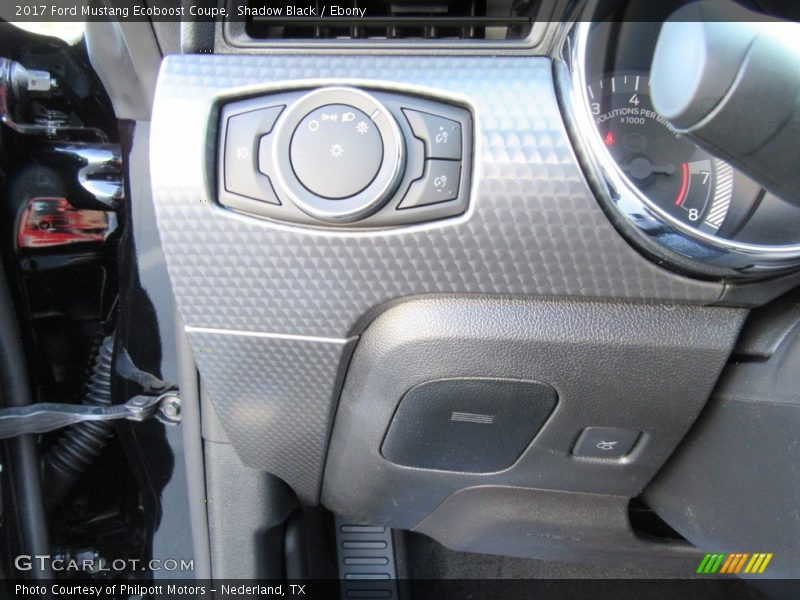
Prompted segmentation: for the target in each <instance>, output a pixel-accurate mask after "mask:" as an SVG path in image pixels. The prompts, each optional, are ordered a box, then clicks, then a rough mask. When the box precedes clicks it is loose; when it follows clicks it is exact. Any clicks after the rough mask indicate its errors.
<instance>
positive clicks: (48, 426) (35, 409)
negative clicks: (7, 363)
mask: <svg viewBox="0 0 800 600" xmlns="http://www.w3.org/2000/svg"><path fill="white" fill-rule="evenodd" d="M176 402H178V406H180V404H179V400H178V396H177V394H175V392H167V393H166V394H162V395H160V396H134V397H133V398H131V399H130V400H128V401H127V402H126V403H125V404H114V405H111V406H97V405H90V404H57V403H54V402H41V403H38V404H31V405H30V406H19V407H14V408H3V409H0V439H5V438H12V437H16V436H18V435H26V434H31V433H45V432H48V431H53V430H54V429H60V428H61V427H67V426H68V425H74V424H75V423H83V422H84V421H118V420H123V419H124V420H127V421H145V420H147V419H149V418H151V417H153V416H160V415H159V414H158V413H159V411H160V410H161V409H162V407H170V408H169V410H168V411H167V414H165V417H166V418H159V420H161V421H162V422H166V423H168V424H175V423H177V422H178V420H179V419H178V420H176V419H175V417H174V416H172V414H171V413H172V412H174V410H173V408H174V406H175V403H176Z"/></svg>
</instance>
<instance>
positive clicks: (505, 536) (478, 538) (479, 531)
mask: <svg viewBox="0 0 800 600" xmlns="http://www.w3.org/2000/svg"><path fill="white" fill-rule="evenodd" d="M628 502H629V499H628V498H624V497H620V496H599V495H595V494H575V493H569V492H554V491H548V490H535V489H523V488H515V487H495V486H480V487H473V488H467V489H464V490H461V491H459V492H457V493H455V494H453V495H452V496H450V497H449V498H448V499H447V500H445V502H443V503H442V505H441V506H439V507H438V508H437V509H436V510H435V511H434V512H433V513H432V514H431V515H430V516H428V517H427V518H426V519H424V520H423V521H422V522H421V523H420V524H419V525H417V527H415V528H414V531H417V532H419V533H424V534H426V535H428V536H430V537H432V538H434V539H435V540H437V541H439V542H440V543H442V544H443V545H445V546H447V547H448V548H450V549H453V550H460V551H463V552H481V553H484V554H499V555H502V556H519V557H523V558H537V559H541V560H556V561H564V562H582V563H589V564H601V565H617V566H618V565H620V564H624V565H625V566H626V567H639V568H648V569H653V575H654V576H659V575H661V574H662V573H674V574H675V575H678V576H682V577H686V576H687V575H688V574H690V573H693V572H694V571H695V569H696V568H697V565H698V564H699V562H700V560H701V559H702V557H703V554H702V553H701V552H700V551H699V550H697V549H696V548H694V547H693V546H691V545H690V544H687V543H685V542H681V541H678V540H673V541H665V540H658V541H655V540H649V539H646V538H644V537H640V536H638V535H636V534H635V533H634V531H633V530H632V529H631V525H630V522H629V520H628Z"/></svg>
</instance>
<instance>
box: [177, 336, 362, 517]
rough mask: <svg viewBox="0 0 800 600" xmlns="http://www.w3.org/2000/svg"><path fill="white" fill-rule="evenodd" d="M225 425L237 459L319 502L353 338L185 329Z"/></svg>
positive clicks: (353, 341)
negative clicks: (335, 340) (342, 340)
mask: <svg viewBox="0 0 800 600" xmlns="http://www.w3.org/2000/svg"><path fill="white" fill-rule="evenodd" d="M187 337H188V338H189V344H190V345H191V346H192V349H193V351H194V355H195V360H196V362H197V367H198V369H199V370H200V373H201V374H202V375H203V381H204V383H205V386H206V389H207V390H208V394H209V397H210V398H211V401H212V403H213V404H214V409H215V410H216V413H217V415H218V416H219V418H220V421H221V422H222V426H223V428H224V429H225V432H226V433H227V435H228V438H229V439H230V440H231V442H232V443H233V446H234V448H235V449H236V452H237V453H238V454H239V456H240V458H241V459H242V461H243V462H244V463H245V464H246V465H248V466H251V467H254V468H257V469H263V470H266V471H269V472H270V473H272V474H274V475H277V476H278V477H280V478H281V479H283V480H284V481H286V482H287V483H288V484H289V485H290V486H291V487H292V488H293V489H294V491H295V493H297V495H298V496H299V497H300V498H301V499H302V500H303V501H304V502H306V503H308V504H315V503H316V502H317V500H318V498H319V490H320V485H321V475H322V467H323V461H324V458H325V448H326V446H327V441H328V432H329V430H330V424H331V419H332V416H333V415H332V413H333V408H334V407H335V406H336V403H335V401H334V400H335V398H336V397H337V396H338V392H339V388H340V387H341V380H342V375H343V371H344V368H345V367H346V366H347V361H348V360H349V357H350V355H351V353H352V349H353V347H354V346H355V342H356V340H355V339H353V340H350V341H348V342H347V343H342V344H336V343H330V342H315V341H306V340H302V341H298V340H291V339H275V338H272V339H270V338H262V337H254V336H240V335H220V334H216V333H205V332H201V331H191V330H190V331H187Z"/></svg>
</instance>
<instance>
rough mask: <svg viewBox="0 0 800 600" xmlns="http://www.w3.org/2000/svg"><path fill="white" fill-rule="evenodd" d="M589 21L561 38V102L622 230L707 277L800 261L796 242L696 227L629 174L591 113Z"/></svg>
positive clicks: (788, 265) (773, 268)
mask: <svg viewBox="0 0 800 600" xmlns="http://www.w3.org/2000/svg"><path fill="white" fill-rule="evenodd" d="M593 25H594V23H593V22H592V21H588V20H586V21H579V22H576V23H574V24H573V26H572V28H571V30H570V32H569V35H568V36H567V38H566V46H565V50H564V57H565V58H566V60H567V61H568V63H569V71H570V81H569V86H568V87H569V89H568V90H566V94H567V96H568V97H567V98H566V101H567V102H569V103H570V106H569V107H568V114H569V117H570V118H571V119H572V120H573V121H574V127H573V129H574V132H573V133H574V135H575V136H576V137H577V138H578V140H577V141H578V142H579V151H582V152H581V153H582V154H583V155H584V159H585V161H586V162H587V163H588V165H587V166H588V168H589V169H590V170H591V175H592V177H590V179H594V181H595V183H597V184H598V186H597V187H599V188H600V190H599V192H600V193H599V196H600V200H601V202H603V203H604V204H605V205H606V208H607V209H609V210H610V211H612V216H613V217H615V218H614V220H615V222H616V223H617V225H618V226H619V227H620V228H621V229H622V231H623V233H625V234H627V235H628V236H629V237H634V238H635V239H634V240H633V241H634V242H639V245H640V246H644V248H643V249H645V250H649V251H650V252H656V253H657V254H663V255H664V256H665V258H666V259H667V260H669V261H670V262H671V263H673V264H674V266H675V267H677V268H680V269H683V270H690V271H693V272H695V273H700V274H703V275H707V276H708V275H719V276H732V275H739V276H748V275H761V276H764V275H765V274H767V273H769V272H775V271H780V270H786V269H789V268H791V267H795V266H798V265H800V244H797V245H790V246H767V245H759V244H747V243H741V242H735V241H732V240H726V239H723V238H720V237H717V236H715V235H713V234H709V233H706V232H703V231H700V230H697V229H695V228H693V227H691V226H689V225H687V224H685V223H683V222H681V221H680V220H679V219H677V218H675V217H673V216H672V215H670V214H668V213H667V212H666V211H664V210H663V209H661V208H660V207H659V206H658V205H657V204H656V203H655V202H653V201H651V200H650V199H649V198H648V197H647V196H646V195H645V194H643V193H642V192H641V191H640V190H639V189H638V188H637V187H636V185H634V184H633V183H632V182H631V181H630V180H629V179H628V177H627V176H626V175H625V174H624V173H623V171H622V169H621V168H620V166H619V164H618V163H617V162H616V161H615V160H614V158H613V157H612V156H611V153H610V152H609V150H608V148H607V147H606V145H605V144H604V143H603V140H602V138H601V136H600V132H599V130H598V128H597V127H596V126H595V123H594V119H593V117H592V113H591V104H590V101H589V98H588V94H587V86H588V84H589V83H591V82H590V81H589V78H588V74H587V72H586V71H587V70H586V65H587V64H588V63H587V60H586V59H587V51H588V46H589V36H590V32H591V29H592V26H593ZM601 76H604V74H601ZM659 250H660V251H661V252H659Z"/></svg>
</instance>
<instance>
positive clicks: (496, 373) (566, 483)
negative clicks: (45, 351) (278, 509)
mask: <svg viewBox="0 0 800 600" xmlns="http://www.w3.org/2000/svg"><path fill="white" fill-rule="evenodd" d="M745 315H746V311H743V310H736V309H725V308H693V307H680V306H665V305H652V304H625V303H612V302H586V301H576V300H569V299H561V300H559V299H510V298H498V297H453V296H448V297H434V298H425V299H419V300H411V301H408V302H406V303H404V304H401V305H399V306H396V307H394V308H392V309H390V310H388V311H386V312H385V313H384V314H383V315H381V316H380V317H378V318H377V319H376V320H375V321H374V322H373V323H372V325H370V327H369V328H367V330H366V332H365V333H364V334H363V335H362V337H361V339H360V342H359V344H358V346H357V347H356V350H355V353H354V355H353V360H352V362H351V364H350V369H349V371H348V375H347V379H346V381H345V385H344V389H343V392H342V397H341V399H340V402H339V409H338V412H337V414H336V419H335V424H334V428H333V433H332V435H331V444H330V448H329V451H328V460H327V463H326V467H325V478H324V481H323V490H322V501H323V504H325V506H326V507H328V508H330V509H331V510H333V511H334V512H335V513H337V514H341V515H343V516H347V517H348V518H351V519H355V520H357V521H358V522H369V523H375V524H380V525H390V526H392V527H396V528H403V529H408V528H412V527H414V526H415V525H416V524H417V523H418V522H419V521H420V520H421V519H422V518H424V517H425V516H426V515H428V514H430V513H431V512H432V511H433V510H434V509H435V508H436V507H437V506H438V505H439V504H440V503H441V502H442V501H444V500H445V499H446V498H447V497H449V496H450V495H451V494H453V493H455V492H457V491H458V490H460V489H463V488H466V487H472V486H477V485H501V486H519V487H529V488H539V489H550V490H565V491H571V492H582V493H590V494H605V495H615V496H624V497H633V496H636V495H638V494H639V493H640V492H641V490H642V489H643V488H644V486H645V485H646V484H647V483H648V481H650V479H651V478H652V477H653V476H654V474H655V473H656V471H657V470H658V469H659V468H660V467H661V465H662V464H663V463H664V461H665V460H666V459H667V457H668V456H669V455H670V454H671V453H672V451H673V450H674V448H675V446H676V445H677V444H678V443H679V442H680V440H681V439H682V438H683V436H684V435H685V434H686V432H687V431H688V429H689V427H690V426H691V425H692V423H693V422H694V420H695V419H696V417H697V415H698V413H699V412H700V410H701V408H702V407H703V404H704V403H705V401H706V399H707V398H708V395H709V394H710V393H711V389H712V387H713V385H714V383H715V381H716V380H717V377H718V376H719V373H720V371H721V370H722V368H723V366H724V364H725V360H726V358H727V356H728V354H729V353H730V350H731V348H732V347H733V344H734V342H735V339H736V335H737V333H738V331H739V328H740V327H741V324H742V322H743V319H744V317H745ZM461 377H480V378H507V379H517V380H529V381H539V382H542V383H546V384H548V385H550V386H552V387H553V388H554V389H555V391H556V392H557V394H558V405H557V406H556V408H555V410H554V411H553V413H552V415H550V417H549V419H548V420H547V422H546V423H545V424H544V426H543V427H542V429H541V431H539V433H538V435H536V437H535V438H534V440H533V442H532V443H531V444H530V445H528V446H527V448H526V449H525V450H524V451H523V452H522V455H521V456H520V457H519V458H518V459H517V460H516V462H514V464H512V465H511V466H510V467H508V468H506V469H504V470H501V471H497V472H492V473H467V472H453V471H442V470H433V469H421V468H415V467H407V466H402V465H398V464H394V463H392V462H390V461H389V460H387V459H386V458H385V457H384V456H383V455H382V454H381V446H382V443H383V440H384V438H385V435H386V432H387V429H388V427H389V423H390V421H391V420H392V417H393V415H394V414H395V411H396V408H397V405H398V403H399V401H400V399H401V398H402V397H403V396H404V395H405V394H406V392H407V391H408V390H409V389H411V388H413V387H414V386H417V385H419V384H421V383H424V382H428V381H433V380H437V379H447V378H461ZM458 410H461V409H458ZM481 412H482V413H486V414H493V413H492V411H491V409H489V410H486V409H484V410H482V411H481ZM477 416H480V415H477ZM498 422H499V421H498ZM592 426H600V427H620V428H624V429H630V430H633V431H641V432H643V433H642V436H641V438H640V440H639V441H638V442H637V444H636V447H635V448H634V450H633V451H632V453H631V454H630V455H628V456H627V457H625V458H623V459H617V460H609V459H597V458H582V457H575V456H573V455H572V448H573V445H574V444H575V440H576V439H577V438H578V436H579V435H580V433H581V431H582V430H583V429H584V428H585V427H592ZM498 508H499V507H498Z"/></svg>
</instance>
